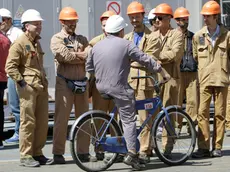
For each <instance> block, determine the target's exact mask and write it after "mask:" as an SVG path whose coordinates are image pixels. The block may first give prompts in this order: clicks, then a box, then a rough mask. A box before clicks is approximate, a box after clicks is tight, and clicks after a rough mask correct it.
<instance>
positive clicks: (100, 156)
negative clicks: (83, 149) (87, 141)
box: [96, 153, 105, 161]
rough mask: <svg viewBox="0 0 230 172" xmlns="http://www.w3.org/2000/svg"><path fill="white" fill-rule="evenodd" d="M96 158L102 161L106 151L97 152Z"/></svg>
mask: <svg viewBox="0 0 230 172" xmlns="http://www.w3.org/2000/svg"><path fill="white" fill-rule="evenodd" d="M96 158H97V160H99V161H102V160H104V158H105V154H104V153H96Z"/></svg>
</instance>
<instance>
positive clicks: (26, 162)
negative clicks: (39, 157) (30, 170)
mask: <svg viewBox="0 0 230 172" xmlns="http://www.w3.org/2000/svg"><path fill="white" fill-rule="evenodd" d="M20 163H21V164H20V165H21V166H24V167H39V166H40V163H39V162H38V161H35V160H34V158H33V157H26V158H21V159H20Z"/></svg>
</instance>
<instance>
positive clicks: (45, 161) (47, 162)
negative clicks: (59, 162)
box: [33, 155, 52, 165]
mask: <svg viewBox="0 0 230 172" xmlns="http://www.w3.org/2000/svg"><path fill="white" fill-rule="evenodd" d="M33 158H34V159H35V160H36V161H38V162H39V163H40V165H51V164H52V159H48V158H46V157H45V156H44V155H40V156H34V157H33Z"/></svg>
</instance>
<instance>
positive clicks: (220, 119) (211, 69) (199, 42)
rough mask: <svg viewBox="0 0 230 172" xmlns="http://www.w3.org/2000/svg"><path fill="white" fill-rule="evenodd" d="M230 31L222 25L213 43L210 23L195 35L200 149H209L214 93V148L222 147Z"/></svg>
mask: <svg viewBox="0 0 230 172" xmlns="http://www.w3.org/2000/svg"><path fill="white" fill-rule="evenodd" d="M229 41H230V33H229V32H228V30H227V29H225V28H224V27H223V26H220V34H219V36H218V37H217V39H216V40H215V44H214V47H213V46H212V41H211V38H210V37H209V36H208V34H207V26H205V27H203V28H202V29H201V30H200V31H198V32H197V33H196V34H195V35H194V39H193V55H194V57H195V58H197V61H198V79H199V86H200V106H199V112H198V118H197V120H198V127H199V128H198V148H200V149H208V150H209V149H210V127H209V118H210V114H209V107H210V102H211V98H212V96H213V97H214V103H215V116H214V129H213V140H212V149H213V150H214V149H222V145H223V139H224V130H225V128H224V127H225V116H226V98H227V93H228V86H229V48H230V42H229Z"/></svg>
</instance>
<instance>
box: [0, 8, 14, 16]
mask: <svg viewBox="0 0 230 172" xmlns="http://www.w3.org/2000/svg"><path fill="white" fill-rule="evenodd" d="M0 15H1V16H2V17H8V18H12V14H11V12H10V11H9V10H7V9H5V8H1V9H0Z"/></svg>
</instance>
